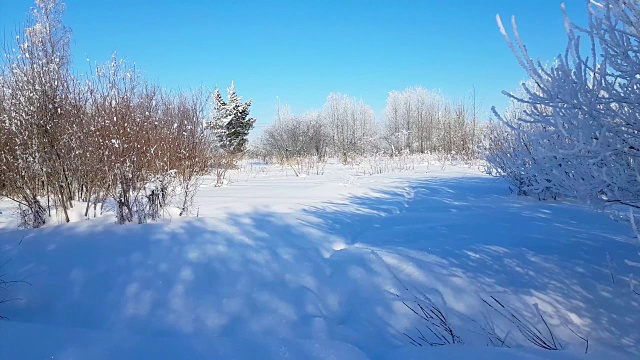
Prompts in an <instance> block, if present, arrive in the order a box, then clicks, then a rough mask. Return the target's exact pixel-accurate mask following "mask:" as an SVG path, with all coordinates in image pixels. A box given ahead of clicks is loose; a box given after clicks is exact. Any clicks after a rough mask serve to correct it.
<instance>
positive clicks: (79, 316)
mask: <svg viewBox="0 0 640 360" xmlns="http://www.w3.org/2000/svg"><path fill="white" fill-rule="evenodd" d="M215 183H216V180H215V178H206V179H205V182H204V184H203V187H202V189H201V191H200V193H199V194H198V195H197V196H196V199H195V206H194V209H196V208H197V213H198V217H195V216H193V217H188V218H179V217H177V216H175V214H174V216H173V217H168V218H166V219H163V220H162V221H160V222H158V223H150V224H144V225H126V226H119V225H116V224H114V223H113V216H112V215H109V214H107V215H105V216H103V217H102V218H98V219H91V220H83V219H82V216H81V215H79V216H74V218H75V220H76V221H74V222H72V223H70V224H63V225H56V224H49V225H47V226H45V227H44V228H42V229H37V230H16V228H15V224H16V220H15V219H14V218H13V216H14V215H13V214H14V209H13V205H12V204H11V203H9V202H7V201H0V249H2V250H1V252H0V254H2V255H1V256H2V257H3V258H6V259H10V261H9V262H8V263H7V264H6V265H5V267H4V268H3V271H2V273H6V274H8V275H7V277H10V278H12V279H24V280H26V281H28V282H29V283H30V285H27V284H15V285H13V286H11V287H10V288H9V292H8V294H9V295H10V297H12V298H13V297H16V298H20V299H21V300H16V301H10V302H7V303H4V304H1V305H0V315H3V316H6V317H7V318H8V320H6V321H0V359H44V358H52V359H141V358H150V359H211V358H237V359H252V358H261V359H282V358H291V359H396V358H400V359H418V358H420V359H422V358H442V359H447V358H473V359H513V358H518V359H540V358H548V359H573V358H582V357H583V356H584V355H582V353H584V348H585V344H584V342H583V341H582V340H581V339H579V338H578V337H577V336H576V335H574V334H573V333H572V332H571V331H570V330H569V329H571V330H573V331H575V332H576V333H577V334H579V335H580V336H583V337H585V338H587V339H588V340H589V352H588V354H587V357H590V358H604V357H607V358H609V359H618V358H619V359H624V358H633V357H635V356H638V355H639V354H640V332H639V331H638V327H637V324H638V323H640V311H639V310H640V297H638V296H637V295H635V294H633V293H632V292H631V291H630V290H629V283H628V278H627V276H628V274H630V273H632V272H634V270H636V271H637V267H635V266H636V264H637V261H639V260H640V256H638V255H637V254H638V245H637V240H635V239H634V237H633V232H632V231H631V228H630V225H629V224H628V223H625V222H623V221H619V220H616V219H615V218H614V217H611V216H608V214H606V213H601V212H596V211H593V210H592V209H589V208H588V207H586V206H583V205H580V204H572V203H567V202H540V201H537V200H533V199H530V198H523V197H517V196H515V195H512V194H511V193H510V191H509V189H508V187H507V185H506V183H505V182H504V181H503V180H500V179H496V178H492V177H488V176H485V175H483V174H482V173H480V171H478V169H477V168H476V167H473V166H471V167H470V166H447V167H445V168H444V169H443V168H442V167H441V166H439V165H437V164H431V166H428V165H416V166H415V167H414V168H413V169H412V170H410V171H404V172H399V173H385V174H379V175H363V171H362V169H361V168H360V167H359V166H357V165H354V166H343V165H339V164H330V165H328V166H327V167H326V169H325V173H324V174H323V175H308V176H306V177H296V176H294V175H293V171H291V170H288V169H286V168H280V167H277V166H271V165H263V164H259V163H248V164H246V166H245V167H244V168H243V169H242V170H239V171H235V172H233V173H231V174H230V182H229V184H227V185H226V186H224V187H215ZM608 258H610V259H611V260H610V261H609V260H608ZM610 262H611V263H613V264H614V265H615V266H611V265H609V263H610ZM612 274H613V276H614V279H615V280H616V282H615V284H613V283H612V280H611V277H612ZM405 287H406V288H408V289H409V290H407V289H405ZM422 293H424V294H426V295H428V296H429V297H430V298H431V299H432V300H433V301H434V303H436V304H438V306H439V307H440V308H441V310H443V312H444V313H445V314H446V315H447V317H448V319H450V321H451V323H452V324H453V327H454V329H455V330H456V332H457V333H458V335H459V336H460V337H461V338H462V339H463V340H464V341H465V344H464V345H452V346H445V347H426V346H425V347H416V346H413V345H411V344H410V343H409V340H408V338H407V337H406V336H405V335H403V333H407V334H409V335H414V334H417V332H416V327H418V328H422V329H424V323H423V322H422V321H421V320H420V319H419V318H418V317H417V316H416V315H415V314H413V313H411V312H410V311H409V310H408V309H407V308H406V307H405V306H404V305H403V304H402V302H401V301H400V300H406V301H409V302H411V301H412V299H413V295H415V294H422ZM6 294H7V293H6V292H0V298H2V297H9V296H6ZM489 296H494V297H496V298H497V299H499V300H500V301H501V302H503V303H505V304H509V305H510V306H511V307H512V308H513V309H514V310H515V311H518V312H519V313H521V314H523V315H524V316H525V317H526V318H527V319H529V320H530V321H531V322H532V323H536V324H540V321H539V318H537V310H536V309H537V308H538V309H539V311H540V312H541V313H542V314H543V315H544V316H545V319H546V320H547V322H548V323H549V326H550V327H551V328H552V330H553V331H554V334H555V335H556V336H557V337H558V338H559V339H560V340H561V342H562V345H563V346H564V348H565V350H564V351H545V350H542V349H537V348H534V347H533V346H532V345H531V344H528V343H526V342H525V341H523V340H522V339H518V337H517V331H516V330H515V329H513V328H512V329H511V330H512V334H511V337H510V341H511V340H513V341H514V343H513V344H511V345H512V346H514V347H513V348H495V347H488V346H486V343H487V341H486V336H484V335H482V334H481V332H480V331H479V328H478V325H477V323H476V322H482V321H483V318H485V317H491V319H492V320H493V321H494V322H495V323H496V324H497V325H498V326H499V327H500V328H501V329H504V330H508V326H507V324H505V323H504V321H502V319H500V318H499V316H498V315H497V314H496V313H495V312H493V313H492V312H491V311H490V309H489V308H488V307H487V306H486V305H484V304H483V302H482V299H481V297H482V298H485V299H487V298H489Z"/></svg>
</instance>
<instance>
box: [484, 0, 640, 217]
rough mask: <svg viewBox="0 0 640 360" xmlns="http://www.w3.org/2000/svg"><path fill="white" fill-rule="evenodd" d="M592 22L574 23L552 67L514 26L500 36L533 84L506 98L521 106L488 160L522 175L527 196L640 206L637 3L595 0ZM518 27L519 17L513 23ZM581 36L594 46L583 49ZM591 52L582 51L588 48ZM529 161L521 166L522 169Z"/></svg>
mask: <svg viewBox="0 0 640 360" xmlns="http://www.w3.org/2000/svg"><path fill="white" fill-rule="evenodd" d="M588 7H589V23H588V27H586V28H583V27H580V26H578V25H576V24H574V23H572V22H571V21H570V20H569V19H568V17H567V16H566V13H565V19H566V24H567V26H566V29H567V36H568V44H567V49H566V52H565V53H564V55H560V56H558V57H557V58H556V60H555V62H554V63H553V64H552V65H550V66H543V65H542V64H541V63H540V62H536V61H534V60H532V59H531V57H530V56H529V53H528V52H527V49H526V47H525V46H524V45H523V43H522V41H521V40H520V38H519V36H518V34H517V31H515V38H516V42H515V43H513V42H511V40H510V38H509V36H508V35H507V32H506V30H505V29H504V27H503V26H502V23H501V22H500V18H498V20H499V25H500V29H501V31H502V33H503V34H504V36H505V38H506V39H507V43H508V44H509V46H510V47H511V49H512V50H513V52H514V54H515V55H516V58H517V60H518V62H519V63H520V65H521V66H522V67H523V68H524V69H525V70H526V71H527V73H528V75H529V77H530V78H531V80H530V81H528V82H526V83H523V84H522V94H521V95H514V94H508V93H507V95H508V96H509V97H510V98H511V99H513V101H514V102H515V103H516V104H520V106H522V107H523V110H522V111H521V112H520V113H518V114H517V116H516V117H515V118H512V119H511V118H508V117H507V116H504V115H502V114H498V113H497V112H495V109H494V114H495V116H496V117H497V118H498V119H499V120H500V121H501V122H502V123H503V124H504V125H505V127H504V128H503V129H504V130H505V131H503V133H504V139H503V140H500V139H496V141H494V144H495V143H500V141H502V142H503V143H504V144H506V145H507V146H505V147H504V151H498V150H497V149H494V151H493V153H491V152H489V154H488V155H487V161H488V163H489V164H490V166H491V167H492V169H493V170H496V172H497V173H499V174H501V175H505V176H507V177H508V178H511V179H517V178H518V177H521V178H520V179H518V180H517V181H518V182H519V183H520V185H519V186H518V188H519V189H520V190H522V192H523V193H541V192H545V191H548V192H551V193H555V194H558V195H562V196H570V197H579V198H583V199H587V200H588V201H592V202H598V203H603V202H604V203H621V204H626V205H630V206H633V207H638V206H640V200H639V199H640V177H639V176H638V173H640V171H639V170H640V168H639V165H638V161H637V157H638V154H639V151H640V137H639V134H640V133H639V131H640V86H639V84H640V83H639V82H638V74H639V73H640V45H639V44H640V41H639V40H640V22H638V21H637V19H638V18H640V4H639V3H637V2H630V1H623V0H603V1H600V2H598V3H596V2H592V3H590V4H589V5H588ZM513 26H514V30H515V21H514V23H513ZM580 36H582V37H583V38H586V39H587V40H588V43H589V44H590V46H589V47H583V46H581V41H580ZM585 49H586V51H588V52H589V54H587V55H584V54H583V51H585ZM523 164H524V166H523Z"/></svg>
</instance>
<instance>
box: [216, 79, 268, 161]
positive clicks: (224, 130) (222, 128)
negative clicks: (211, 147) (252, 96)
mask: <svg viewBox="0 0 640 360" xmlns="http://www.w3.org/2000/svg"><path fill="white" fill-rule="evenodd" d="M227 92H228V98H227V101H225V100H224V99H223V98H222V95H221V94H220V91H219V90H218V89H216V90H215V92H214V93H213V99H212V102H213V112H212V114H211V120H210V121H209V122H208V123H207V125H206V126H207V128H208V129H210V130H211V131H212V133H213V135H214V136H215V139H216V141H217V145H218V147H219V148H220V150H222V151H224V152H225V153H226V154H229V155H237V154H242V153H243V152H244V151H245V150H246V147H247V143H248V136H249V131H251V129H252V128H253V124H254V123H255V122H256V119H255V118H251V117H249V107H250V106H251V100H249V101H247V102H245V103H243V102H242V98H241V97H240V96H238V94H236V91H235V86H234V84H233V82H231V87H229V88H228V89H227Z"/></svg>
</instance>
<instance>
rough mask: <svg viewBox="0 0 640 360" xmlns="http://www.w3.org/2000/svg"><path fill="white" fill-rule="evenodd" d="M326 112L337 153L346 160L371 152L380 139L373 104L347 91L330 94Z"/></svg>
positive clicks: (326, 120)
mask: <svg viewBox="0 0 640 360" xmlns="http://www.w3.org/2000/svg"><path fill="white" fill-rule="evenodd" d="M322 114H323V117H324V119H325V120H324V122H325V123H326V124H327V126H328V127H329V129H330V130H329V131H330V133H331V137H332V148H333V152H334V154H335V155H337V156H339V157H340V158H341V160H342V161H343V162H348V161H350V160H352V159H353V157H354V156H362V155H364V154H366V153H367V152H369V150H370V149H371V147H372V144H373V142H374V140H375V138H376V127H375V123H374V117H373V110H372V109H371V107H370V106H369V105H367V104H365V103H364V101H362V100H360V101H358V100H356V99H355V98H352V97H350V96H348V95H346V94H339V93H330V94H329V96H327V101H326V102H325V104H324V108H323V112H322Z"/></svg>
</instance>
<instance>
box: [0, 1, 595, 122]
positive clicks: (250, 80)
mask: <svg viewBox="0 0 640 360" xmlns="http://www.w3.org/2000/svg"><path fill="white" fill-rule="evenodd" d="M560 2H561V1H560V0H535V1H533V0H527V1H525V0H438V1H435V0H433V1H432V0H421V1H420V0H414V1H404V0H393V1H391V0H388V1H376V0H369V1H366V0H362V1H353V0H338V1H303V0H300V1H281V0H269V1H232V0H228V1H192V0H191V1H190V0H182V1H179V0H171V1H169V0H153V1H151V0H111V1H104V0H103V1H87V0H68V1H66V3H67V10H66V14H65V23H66V24H67V26H69V27H70V28H71V29H72V30H73V33H74V34H73V48H72V53H73V57H74V64H75V67H76V68H77V69H78V70H79V71H82V72H85V71H87V70H88V69H89V65H88V64H87V63H86V59H87V58H89V59H91V61H98V62H104V61H107V60H108V59H109V58H110V54H111V53H113V52H114V51H116V52H117V53H118V55H119V56H120V57H122V58H125V59H127V60H129V61H135V63H136V64H137V66H138V68H139V69H141V70H142V71H143V73H144V74H145V76H146V77H147V78H149V79H150V80H152V81H154V82H156V83H158V84H160V85H162V86H164V87H168V88H178V87H179V88H182V89H189V88H193V87H197V86H199V85H204V86H207V87H211V88H212V87H214V86H219V87H220V88H226V87H227V86H228V85H229V84H230V82H231V81H232V80H234V81H235V83H236V90H237V91H238V93H239V94H240V95H241V96H243V97H244V98H245V99H248V98H252V99H253V104H254V105H253V106H252V112H251V113H252V115H253V116H256V117H257V118H258V124H259V125H260V124H268V123H269V122H271V121H272V118H273V114H274V109H275V103H276V98H279V99H280V101H281V103H288V104H290V105H291V107H292V109H293V110H294V112H303V111H305V110H307V109H312V108H320V107H321V106H322V104H323V103H324V101H325V98H326V96H327V95H328V94H329V92H332V91H333V92H342V93H347V94H349V95H351V96H355V97H357V98H362V99H363V100H364V101H365V102H366V103H368V104H369V105H370V106H371V107H372V108H373V109H374V111H375V112H376V116H378V117H381V116H382V111H383V109H384V106H385V100H386V97H387V94H388V92H389V91H391V90H402V89H404V88H405V87H407V86H413V85H422V86H424V87H426V88H430V89H439V90H441V91H442V92H443V93H444V94H445V95H447V96H448V97H449V98H451V99H459V98H462V97H465V96H468V94H469V93H470V90H471V89H472V87H473V86H475V88H476V93H477V97H478V100H479V101H481V102H482V105H483V109H482V112H483V114H488V109H489V108H490V106H491V105H496V106H497V107H498V108H504V107H505V106H506V104H507V100H506V99H505V98H504V96H502V95H501V94H500V92H501V91H502V90H513V89H515V88H516V87H517V86H518V83H519V81H521V80H523V79H524V78H525V74H524V71H523V70H521V69H520V68H519V67H518V65H517V63H516V61H515V59H514V58H513V56H512V55H511V53H510V51H509V49H508V48H507V46H506V44H505V42H504V40H503V38H502V36H501V35H500V33H499V31H498V28H497V26H496V22H495V15H496V14H497V13H499V14H501V15H502V16H503V19H507V21H508V19H509V18H510V16H511V15H515V16H516V19H517V20H518V27H519V31H520V34H521V35H522V37H523V38H524V40H525V42H526V44H527V46H528V48H529V49H530V50H531V53H532V54H533V55H535V56H536V57H540V58H541V59H543V60H551V59H552V58H553V57H554V56H555V55H557V54H558V53H560V52H562V51H563V50H564V48H565V44H566V38H565V35H564V27H563V20H562V13H561V11H560ZM567 2H568V10H569V13H570V15H571V16H572V17H573V18H575V19H576V20H578V22H581V23H584V19H585V18H586V16H585V13H586V12H585V2H584V1H582V0H569V1H567ZM32 4H33V2H32V1H30V0H0V29H1V30H3V31H4V32H5V36H7V35H11V34H12V33H13V32H14V31H15V29H16V27H17V26H20V25H21V24H22V23H24V19H25V16H26V12H27V11H28V9H29V8H30V7H31V6H32Z"/></svg>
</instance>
